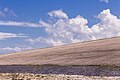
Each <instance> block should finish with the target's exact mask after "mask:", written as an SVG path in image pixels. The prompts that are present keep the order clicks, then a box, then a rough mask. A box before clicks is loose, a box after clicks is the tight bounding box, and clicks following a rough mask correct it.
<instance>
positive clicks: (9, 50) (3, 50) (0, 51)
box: [0, 47, 32, 54]
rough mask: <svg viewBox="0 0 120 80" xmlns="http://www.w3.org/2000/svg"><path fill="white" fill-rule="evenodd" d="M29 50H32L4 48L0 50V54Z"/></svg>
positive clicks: (26, 48) (27, 48)
mask: <svg viewBox="0 0 120 80" xmlns="http://www.w3.org/2000/svg"><path fill="white" fill-rule="evenodd" d="M29 49H32V47H4V48H0V54H1V53H11V52H20V51H23V50H29Z"/></svg>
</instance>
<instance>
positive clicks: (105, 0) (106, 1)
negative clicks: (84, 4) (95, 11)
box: [100, 0, 109, 3]
mask: <svg viewBox="0 0 120 80" xmlns="http://www.w3.org/2000/svg"><path fill="white" fill-rule="evenodd" d="M100 1H103V2H105V3H108V1H109V0H100Z"/></svg>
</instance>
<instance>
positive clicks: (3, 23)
mask: <svg viewBox="0 0 120 80" xmlns="http://www.w3.org/2000/svg"><path fill="white" fill-rule="evenodd" d="M0 25H1V26H20V27H42V26H41V25H40V24H39V23H31V22H15V21H0Z"/></svg>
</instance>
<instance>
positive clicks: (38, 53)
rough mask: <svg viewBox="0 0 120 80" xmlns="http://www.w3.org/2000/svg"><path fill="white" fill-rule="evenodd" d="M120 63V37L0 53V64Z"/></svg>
mask: <svg viewBox="0 0 120 80" xmlns="http://www.w3.org/2000/svg"><path fill="white" fill-rule="evenodd" d="M13 64H15V65H27V64H32V65H35V64H37V65H44V64H55V65H120V37H118V38H110V39H102V40H95V41H88V42H81V43H75V44H70V45H63V46H58V47H51V48H44V49H36V50H30V51H24V52H19V53H11V54H5V55H0V65H13Z"/></svg>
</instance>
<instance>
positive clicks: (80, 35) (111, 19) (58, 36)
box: [28, 9, 120, 46]
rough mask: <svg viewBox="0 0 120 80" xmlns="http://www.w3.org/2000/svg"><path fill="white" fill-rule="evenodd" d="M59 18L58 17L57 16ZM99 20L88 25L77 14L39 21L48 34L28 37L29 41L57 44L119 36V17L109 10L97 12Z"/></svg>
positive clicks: (86, 21)
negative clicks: (72, 16) (71, 16)
mask: <svg viewBox="0 0 120 80" xmlns="http://www.w3.org/2000/svg"><path fill="white" fill-rule="evenodd" d="M59 18H60V17H59ZM98 19H99V20H100V22H98V23H97V24H94V25H93V26H91V27H89V26H88V25H87V23H88V20H87V19H85V18H83V17H82V16H80V15H78V16H76V17H75V18H71V19H63V18H62V17H61V18H60V19H58V20H57V21H56V22H55V23H49V22H45V21H40V24H41V25H43V26H45V31H46V33H47V34H48V36H47V37H44V38H41V37H39V38H36V39H29V40H28V41H29V42H31V43H40V44H41V41H44V42H43V43H45V44H48V45H51V46H57V45H63V44H69V43H76V42H81V41H88V40H96V39H101V38H110V37H115V36H120V19H119V18H117V17H116V16H114V15H112V14H111V12H110V10H109V9H107V10H103V11H102V12H101V13H100V14H98Z"/></svg>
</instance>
